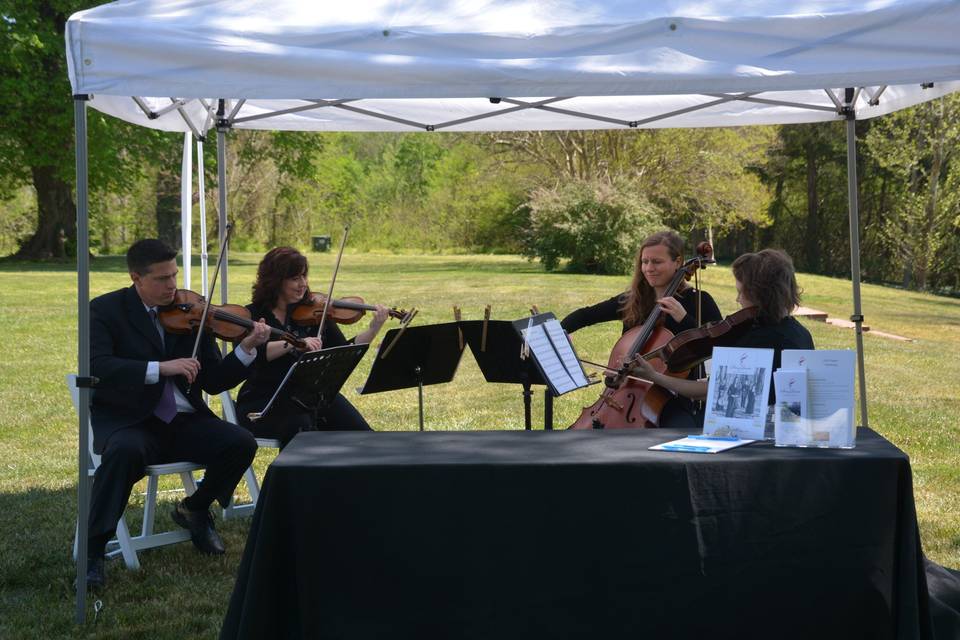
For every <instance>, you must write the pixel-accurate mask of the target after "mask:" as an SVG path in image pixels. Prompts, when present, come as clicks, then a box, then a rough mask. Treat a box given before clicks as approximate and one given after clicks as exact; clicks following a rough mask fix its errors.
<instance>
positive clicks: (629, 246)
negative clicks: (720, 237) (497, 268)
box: [524, 181, 663, 273]
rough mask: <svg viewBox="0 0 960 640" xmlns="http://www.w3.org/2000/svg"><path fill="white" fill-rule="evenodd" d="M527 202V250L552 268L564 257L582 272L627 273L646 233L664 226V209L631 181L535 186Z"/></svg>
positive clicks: (525, 249)
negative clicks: (546, 186)
mask: <svg viewBox="0 0 960 640" xmlns="http://www.w3.org/2000/svg"><path fill="white" fill-rule="evenodd" d="M525 208H526V209H527V211H528V213H529V220H530V223H529V226H528V228H527V231H526V235H525V237H524V255H526V256H527V257H529V258H531V259H533V258H537V259H539V260H540V262H541V263H543V266H544V267H545V268H546V269H547V270H548V271H553V270H555V269H556V268H557V267H558V266H559V265H560V261H561V260H562V259H565V258H566V259H569V262H568V263H567V270H568V271H573V272H578V273H628V272H629V271H630V269H631V268H632V264H633V257H634V254H635V253H636V251H637V247H639V246H640V243H641V242H643V239H644V238H645V237H646V236H647V235H649V234H650V233H653V232H654V231H658V230H660V229H662V228H663V221H662V217H661V215H660V212H659V211H658V210H657V208H656V207H654V206H653V205H652V204H650V202H649V201H647V199H646V198H645V197H643V196H642V195H640V194H638V193H636V192H635V190H633V189H631V188H630V185H629V184H628V183H620V184H616V183H614V184H610V183H606V182H586V181H574V182H567V183H565V184H561V185H558V186H556V187H554V188H539V189H536V190H534V191H533V192H532V193H531V195H530V198H529V200H528V201H527V203H526V205H525Z"/></svg>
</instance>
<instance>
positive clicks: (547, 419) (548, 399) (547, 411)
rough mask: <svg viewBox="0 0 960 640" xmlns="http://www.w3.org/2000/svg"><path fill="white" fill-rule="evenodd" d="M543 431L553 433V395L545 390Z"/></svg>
mask: <svg viewBox="0 0 960 640" xmlns="http://www.w3.org/2000/svg"><path fill="white" fill-rule="evenodd" d="M543 430H544V431H553V394H551V393H550V389H544V390H543Z"/></svg>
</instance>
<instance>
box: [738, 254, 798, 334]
mask: <svg viewBox="0 0 960 640" xmlns="http://www.w3.org/2000/svg"><path fill="white" fill-rule="evenodd" d="M733 277H734V278H736V279H737V282H739V283H740V288H741V290H742V292H743V295H745V296H746V297H747V299H748V300H750V302H752V303H753V304H755V305H757V307H758V308H759V309H760V319H761V320H762V321H764V322H768V323H776V322H780V321H781V320H783V319H784V318H786V317H787V316H789V315H790V312H792V311H793V309H794V307H796V306H797V305H798V304H800V294H801V293H802V290H801V289H800V287H799V286H798V285H797V278H796V275H795V273H794V270H793V260H791V259H790V256H789V255H787V253H786V252H785V251H781V250H779V249H764V250H762V251H758V252H757V253H745V254H743V255H742V256H740V257H739V258H737V259H736V260H734V261H733Z"/></svg>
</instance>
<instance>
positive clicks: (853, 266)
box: [846, 89, 870, 427]
mask: <svg viewBox="0 0 960 640" xmlns="http://www.w3.org/2000/svg"><path fill="white" fill-rule="evenodd" d="M846 99H847V110H846V117H847V199H848V206H849V214H850V215H849V217H850V279H851V280H852V282H853V316H851V318H850V319H851V320H852V321H853V322H854V324H855V325H856V336H857V379H858V381H859V388H860V424H861V426H864V427H869V426H870V422H869V420H868V418H867V381H866V378H865V377H864V366H863V310H862V308H861V305H860V210H859V209H860V205H859V200H858V195H857V193H858V188H857V116H856V111H855V110H854V107H853V104H852V101H853V89H847V93H846Z"/></svg>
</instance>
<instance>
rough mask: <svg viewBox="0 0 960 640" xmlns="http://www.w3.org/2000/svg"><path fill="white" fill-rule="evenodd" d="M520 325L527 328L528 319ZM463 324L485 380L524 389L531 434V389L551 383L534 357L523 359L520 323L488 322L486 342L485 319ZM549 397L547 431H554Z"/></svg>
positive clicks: (526, 423)
mask: <svg viewBox="0 0 960 640" xmlns="http://www.w3.org/2000/svg"><path fill="white" fill-rule="evenodd" d="M551 317H553V316H552V314H551ZM517 322H522V323H524V324H523V326H524V328H526V322H527V321H526V319H524V320H518V321H517ZM459 324H460V330H461V331H462V332H463V339H464V342H465V343H466V344H468V345H470V351H471V352H472V353H473V357H474V359H476V361H477V365H479V367H480V372H481V373H483V379H484V380H486V381H487V382H498V383H506V384H519V385H522V386H523V427H524V429H526V430H527V431H530V429H531V424H530V423H531V420H530V399H531V397H532V396H533V392H532V391H531V390H530V387H531V386H532V385H535V384H540V385H546V384H547V383H546V382H545V381H544V379H543V376H542V375H541V374H540V370H539V369H538V368H537V365H536V363H535V362H534V361H533V358H530V357H527V358H521V357H520V351H521V349H522V348H523V338H522V337H521V335H520V333H519V331H518V330H517V329H516V326H515V325H516V323H514V322H510V321H509V320H487V321H486V325H487V336H486V340H484V337H483V325H484V321H483V320H463V321H461V322H460V323H459ZM545 398H547V399H546V401H545V402H547V403H549V405H550V408H549V410H548V408H547V404H545V405H544V425H543V428H544V429H546V430H550V429H552V428H553V406H552V405H553V397H552V396H550V395H549V394H547V395H546V396H545Z"/></svg>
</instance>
